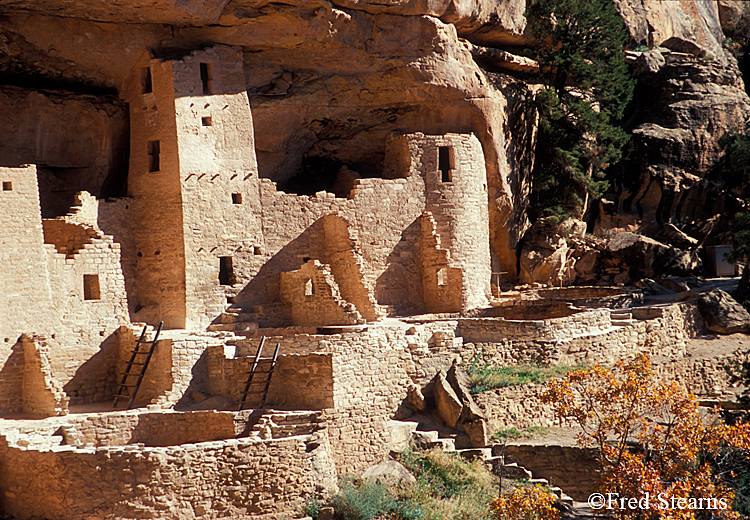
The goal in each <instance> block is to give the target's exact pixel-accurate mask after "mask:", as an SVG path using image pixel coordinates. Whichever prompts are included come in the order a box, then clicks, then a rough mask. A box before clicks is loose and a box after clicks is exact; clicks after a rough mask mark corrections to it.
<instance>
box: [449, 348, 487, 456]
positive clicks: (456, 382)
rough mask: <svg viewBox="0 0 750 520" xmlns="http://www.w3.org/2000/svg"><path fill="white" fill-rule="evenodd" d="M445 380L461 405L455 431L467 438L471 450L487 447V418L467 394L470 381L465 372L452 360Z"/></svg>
mask: <svg viewBox="0 0 750 520" xmlns="http://www.w3.org/2000/svg"><path fill="white" fill-rule="evenodd" d="M446 379H447V380H448V383H450V385H451V387H452V388H453V390H454V391H455V393H456V396H457V397H458V399H459V400H460V401H461V404H462V405H463V408H462V409H461V415H460V417H459V419H458V423H457V424H456V429H457V430H459V431H462V432H464V433H465V434H466V435H468V436H469V443H470V445H471V447H472V448H483V447H485V446H487V444H488V443H489V431H488V428H487V418H486V417H485V415H484V412H483V411H482V409H481V408H479V405H477V403H475V402H474V399H472V397H471V393H470V392H469V388H470V387H471V380H470V379H469V376H468V375H467V374H466V371H465V370H464V369H463V367H462V366H461V365H459V364H458V363H456V361H455V360H454V361H453V365H452V366H451V368H450V369H449V370H448V375H447V377H446Z"/></svg>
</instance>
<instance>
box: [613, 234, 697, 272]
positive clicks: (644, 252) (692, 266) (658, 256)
mask: <svg viewBox="0 0 750 520" xmlns="http://www.w3.org/2000/svg"><path fill="white" fill-rule="evenodd" d="M607 250H608V251H609V253H610V254H611V255H612V256H613V257H615V258H618V259H619V260H620V261H621V262H622V263H624V264H625V265H627V266H628V267H629V268H630V273H631V276H632V277H633V278H635V279H638V278H653V277H654V276H661V275H678V276H687V275H690V274H692V273H694V272H699V271H700V270H701V268H702V263H701V260H700V258H698V256H697V254H695V253H691V252H688V251H683V250H682V249H678V248H676V247H671V246H668V245H666V244H662V243H661V242H658V241H656V240H654V239H652V238H648V237H645V236H642V235H636V234H635V233H629V232H625V233H618V234H617V235H615V236H614V237H613V238H612V239H611V240H610V241H609V244H608V245H607Z"/></svg>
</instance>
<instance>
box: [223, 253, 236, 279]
mask: <svg viewBox="0 0 750 520" xmlns="http://www.w3.org/2000/svg"><path fill="white" fill-rule="evenodd" d="M236 282H237V280H235V278H234V268H233V267H232V257H231V256H220V257H219V283H220V284H221V285H234V284H235V283H236Z"/></svg>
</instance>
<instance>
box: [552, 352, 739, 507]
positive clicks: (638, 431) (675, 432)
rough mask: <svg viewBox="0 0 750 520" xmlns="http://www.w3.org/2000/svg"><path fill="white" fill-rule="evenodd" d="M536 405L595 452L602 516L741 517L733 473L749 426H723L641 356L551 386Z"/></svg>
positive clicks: (715, 415) (570, 375)
mask: <svg viewBox="0 0 750 520" xmlns="http://www.w3.org/2000/svg"><path fill="white" fill-rule="evenodd" d="M542 400H543V401H544V402H545V403H547V404H550V405H551V406H552V407H553V409H554V412H555V415H556V417H558V418H560V419H564V420H567V421H572V422H573V423H575V424H577V425H578V426H580V427H581V430H582V431H581V433H580V434H579V437H578V441H579V443H580V444H582V445H584V446H595V447H598V448H599V449H600V452H601V460H602V481H601V487H600V491H601V493H602V494H601V496H600V497H601V500H602V501H603V502H602V503H601V504H602V508H601V509H602V511H603V512H606V513H608V514H611V515H613V516H614V517H616V518H628V519H657V518H658V519H661V518H668V519H680V520H701V519H709V518H711V519H713V518H722V519H729V518H740V514H739V513H737V512H736V511H733V510H732V509H731V506H732V502H733V499H734V489H733V487H732V480H733V476H734V475H735V471H736V470H738V469H742V467H743V466H744V467H745V468H747V466H748V465H749V464H750V459H749V458H748V454H749V453H750V451H748V450H749V449H750V428H749V427H748V424H746V423H738V424H736V425H733V426H728V425H726V424H725V423H724V422H723V421H722V420H721V418H720V416H719V415H718V413H717V412H716V411H704V410H702V409H700V408H699V406H698V402H697V400H696V398H695V396H693V395H691V394H689V393H688V392H686V391H685V390H684V388H682V387H680V385H678V384H677V383H676V382H674V381H671V382H667V381H658V380H656V378H655V377H654V373H653V369H652V367H651V363H650V360H649V358H648V357H647V356H645V355H641V356H639V357H637V358H635V359H634V360H632V361H629V362H619V363H617V364H616V366H615V367H614V369H611V370H610V369H606V368H603V367H601V366H598V365H597V366H595V367H593V368H590V369H586V370H578V371H575V372H570V373H568V374H567V375H566V376H565V377H563V378H560V379H557V380H553V381H550V382H549V383H548V384H547V390H546V392H545V394H544V395H543V397H542Z"/></svg>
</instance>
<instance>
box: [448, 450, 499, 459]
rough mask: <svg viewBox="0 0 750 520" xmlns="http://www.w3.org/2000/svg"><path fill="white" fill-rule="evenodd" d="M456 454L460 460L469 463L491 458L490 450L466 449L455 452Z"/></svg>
mask: <svg viewBox="0 0 750 520" xmlns="http://www.w3.org/2000/svg"><path fill="white" fill-rule="evenodd" d="M456 453H458V454H459V455H460V456H461V457H462V458H464V459H466V460H469V461H473V460H481V461H485V460H487V459H489V458H491V457H492V448H468V449H463V450H456Z"/></svg>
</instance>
